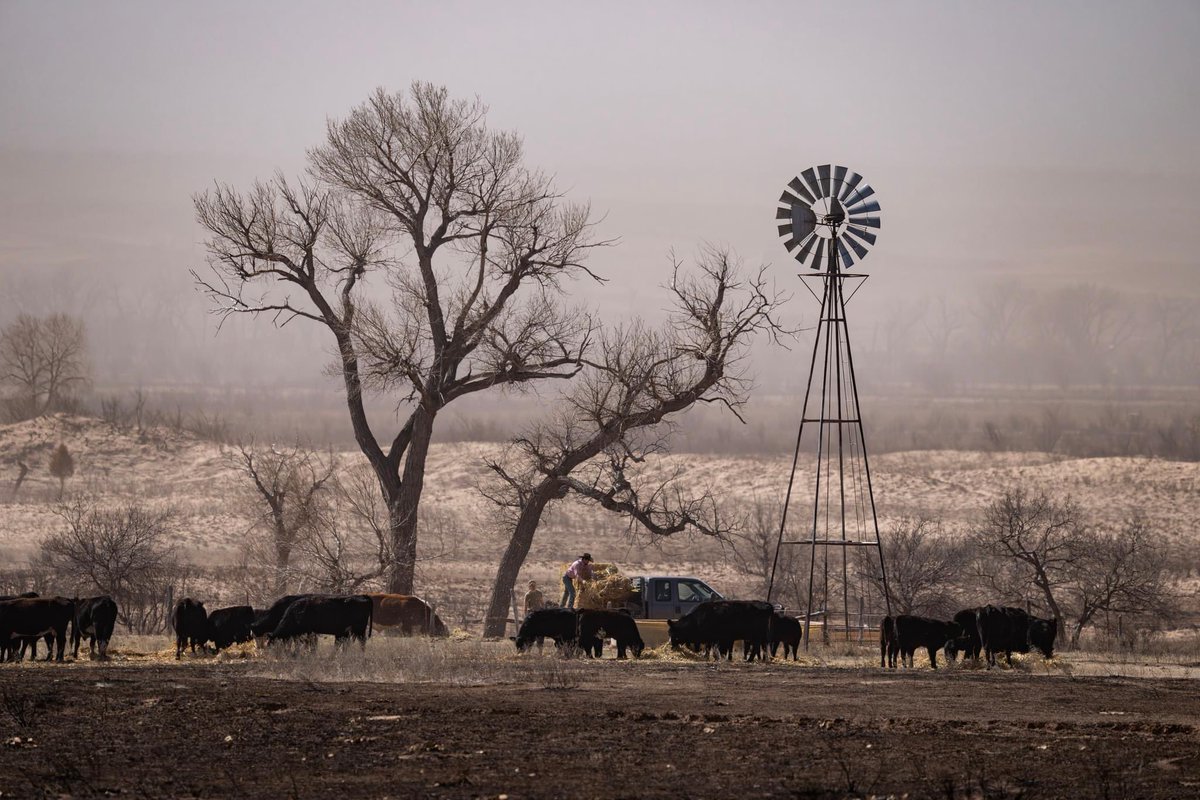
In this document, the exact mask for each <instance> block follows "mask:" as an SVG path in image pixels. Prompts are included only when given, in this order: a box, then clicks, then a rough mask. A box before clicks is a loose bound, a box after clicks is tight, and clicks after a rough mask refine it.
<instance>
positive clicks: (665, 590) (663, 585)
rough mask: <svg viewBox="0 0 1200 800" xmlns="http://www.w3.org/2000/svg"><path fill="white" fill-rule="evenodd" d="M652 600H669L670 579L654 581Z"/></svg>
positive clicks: (659, 601) (658, 601) (663, 601)
mask: <svg viewBox="0 0 1200 800" xmlns="http://www.w3.org/2000/svg"><path fill="white" fill-rule="evenodd" d="M654 601H655V602H657V603H669V602H671V582H670V581H655V582H654Z"/></svg>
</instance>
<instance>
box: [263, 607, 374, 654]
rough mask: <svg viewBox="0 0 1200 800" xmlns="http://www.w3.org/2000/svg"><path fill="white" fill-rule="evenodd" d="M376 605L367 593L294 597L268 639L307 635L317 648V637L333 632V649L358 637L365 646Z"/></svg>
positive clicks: (288, 639)
mask: <svg viewBox="0 0 1200 800" xmlns="http://www.w3.org/2000/svg"><path fill="white" fill-rule="evenodd" d="M373 609H374V605H373V603H372V602H371V598H370V597H367V596H366V595H365V594H356V595H349V596H333V595H309V596H307V597H301V598H299V599H298V600H295V601H294V602H293V603H292V604H291V605H289V606H288V607H287V610H286V611H284V612H283V618H282V619H280V620H279V625H278V626H277V627H276V628H275V630H274V631H272V632H271V633H270V634H268V635H267V641H268V643H272V642H277V641H295V640H297V639H307V640H308V641H309V642H310V643H311V646H312V647H313V648H314V649H315V647H316V637H317V636H319V635H327V636H333V642H334V652H337V651H338V650H340V649H341V648H342V646H343V645H344V644H345V643H346V640H347V639H355V640H357V641H358V642H359V644H360V645H361V646H362V648H363V649H364V650H365V649H366V647H367V638H368V637H369V636H370V635H371V633H372V630H373V629H372V625H371V620H372V616H373Z"/></svg>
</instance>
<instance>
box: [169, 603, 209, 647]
mask: <svg viewBox="0 0 1200 800" xmlns="http://www.w3.org/2000/svg"><path fill="white" fill-rule="evenodd" d="M171 625H172V626H174V628H175V660H176V661H178V660H179V657H180V656H182V655H183V649H184V648H185V647H187V646H188V645H191V647H192V654H193V655H195V653H196V645H200V651H201V652H203V651H204V643H205V642H206V641H208V612H207V611H205V610H204V603H201V602H200V601H199V600H193V599H192V598H190V597H185V598H183V599H182V600H180V601H179V602H178V603H176V604H175V611H174V613H172V614H171Z"/></svg>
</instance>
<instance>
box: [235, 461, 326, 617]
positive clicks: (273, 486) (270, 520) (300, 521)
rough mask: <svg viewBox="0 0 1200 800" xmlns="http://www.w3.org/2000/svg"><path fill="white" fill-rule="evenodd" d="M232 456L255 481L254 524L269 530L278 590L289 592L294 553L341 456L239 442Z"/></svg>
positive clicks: (318, 514) (316, 517)
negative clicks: (241, 443) (324, 456)
mask: <svg viewBox="0 0 1200 800" xmlns="http://www.w3.org/2000/svg"><path fill="white" fill-rule="evenodd" d="M230 460H231V461H232V462H233V464H234V466H235V467H236V468H237V469H238V471H239V472H241V473H242V474H243V475H245V476H246V478H247V479H249V482H250V483H251V485H252V486H253V496H254V500H253V501H252V502H251V504H250V508H251V510H252V512H253V515H254V518H255V526H256V527H257V528H260V529H262V530H265V531H267V533H268V536H269V539H270V551H271V562H272V564H271V566H272V571H273V573H274V576H275V580H274V583H275V593H276V594H277V595H278V594H285V593H286V592H287V587H288V582H289V578H290V577H291V566H292V565H291V559H292V552H293V551H294V550H295V549H296V546H297V544H298V543H299V542H300V541H301V539H302V538H303V537H304V536H305V535H306V534H307V533H308V531H309V530H310V529H311V528H313V527H314V526H316V525H317V524H318V523H319V521H320V520H321V518H322V515H323V514H324V512H325V505H326V503H327V499H326V497H325V493H324V490H325V488H326V484H327V483H328V482H329V480H330V478H331V477H332V476H333V474H334V470H335V469H336V468H337V461H336V459H334V458H333V456H332V455H330V456H329V457H328V458H324V459H322V457H321V456H320V455H319V454H318V453H315V452H313V451H311V450H308V449H305V448H303V447H301V446H299V445H294V446H291V447H285V448H278V447H276V446H275V445H265V446H258V447H255V446H253V445H251V446H247V445H238V446H237V450H236V452H232V453H231V454H230Z"/></svg>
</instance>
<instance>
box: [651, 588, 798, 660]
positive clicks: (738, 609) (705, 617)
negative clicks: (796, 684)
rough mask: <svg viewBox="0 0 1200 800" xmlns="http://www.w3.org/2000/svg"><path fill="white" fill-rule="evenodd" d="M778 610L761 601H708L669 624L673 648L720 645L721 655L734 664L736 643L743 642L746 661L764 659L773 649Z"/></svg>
mask: <svg viewBox="0 0 1200 800" xmlns="http://www.w3.org/2000/svg"><path fill="white" fill-rule="evenodd" d="M774 620H775V607H774V606H772V605H771V604H770V603H765V602H762V601H760V600H708V601H706V602H703V603H701V604H699V605H698V606H696V607H695V608H693V609H692V610H691V611H689V612H688V613H687V614H685V615H684V616H683V617H681V618H679V619H678V620H667V630H668V633H669V635H670V637H671V646H672V647H678V646H679V645H680V644H687V645H694V646H705V647H707V646H709V645H711V644H714V643H715V644H716V645H717V650H718V652H719V653H720V655H722V656H724V657H725V658H726V659H728V660H730V661H732V660H733V643H734V641H736V640H738V639H741V640H742V641H743V642H744V643H745V647H746V650H747V653H746V658H747V660H750V661H753V660H754V658H755V656H758V657H759V658H761V657H762V654H763V653H764V652H767V650H768V649H769V648H770V646H771V630H772V628H773V626H774Z"/></svg>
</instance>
